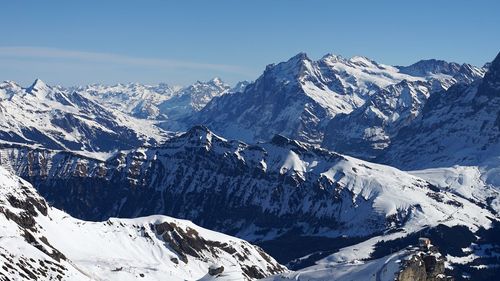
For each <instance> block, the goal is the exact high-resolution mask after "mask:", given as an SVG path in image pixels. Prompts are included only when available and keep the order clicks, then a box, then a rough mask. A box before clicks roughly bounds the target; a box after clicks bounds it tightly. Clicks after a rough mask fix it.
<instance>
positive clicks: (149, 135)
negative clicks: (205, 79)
mask: <svg viewBox="0 0 500 281" xmlns="http://www.w3.org/2000/svg"><path fill="white" fill-rule="evenodd" d="M163 138H164V136H163V133H162V132H161V130H159V129H158V128H156V127H155V126H154V125H153V124H152V123H151V122H148V121H143V120H138V119H136V118H133V117H130V116H128V115H125V114H123V113H121V112H118V111H113V110H111V109H108V108H106V107H104V106H102V105H101V104H99V103H97V102H95V101H94V100H91V99H88V98H86V97H84V96H82V95H80V94H77V93H75V92H68V91H66V90H64V89H62V88H60V87H51V86H47V85H46V84H45V83H44V82H43V81H41V80H39V79H37V80H36V81H35V82H34V83H33V84H32V85H31V86H30V87H28V88H22V87H20V86H19V85H17V84H16V83H14V82H3V83H1V84H0V140H1V141H2V142H4V143H5V142H7V143H21V144H29V145H33V146H40V147H44V148H50V149H61V150H81V151H93V152H97V151H112V150H116V149H130V148H133V147H136V146H138V145H144V144H155V143H157V142H158V141H161V140H162V139H163Z"/></svg>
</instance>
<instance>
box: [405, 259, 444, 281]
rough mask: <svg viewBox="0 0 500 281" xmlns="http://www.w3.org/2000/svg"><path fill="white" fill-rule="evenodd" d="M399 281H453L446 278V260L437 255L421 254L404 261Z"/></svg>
mask: <svg viewBox="0 0 500 281" xmlns="http://www.w3.org/2000/svg"><path fill="white" fill-rule="evenodd" d="M402 268H403V269H402V270H401V271H400V272H399V274H398V277H397V279H396V280H397V281H453V278H452V277H449V276H446V275H445V271H444V259H443V258H442V257H440V256H439V255H437V254H433V253H423V252H419V253H417V254H415V255H413V256H412V257H411V258H410V259H408V260H406V261H404V263H403V265H402Z"/></svg>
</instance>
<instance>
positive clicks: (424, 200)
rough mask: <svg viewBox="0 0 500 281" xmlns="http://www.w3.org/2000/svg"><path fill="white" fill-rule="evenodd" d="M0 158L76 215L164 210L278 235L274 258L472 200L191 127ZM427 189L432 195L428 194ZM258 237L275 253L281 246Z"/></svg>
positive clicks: (321, 155) (334, 157)
mask: <svg viewBox="0 0 500 281" xmlns="http://www.w3.org/2000/svg"><path fill="white" fill-rule="evenodd" d="M0 160H1V161H2V163H1V164H2V165H4V166H6V167H9V168H10V169H11V170H13V171H15V172H16V173H17V174H18V175H21V176H23V177H25V178H26V179H28V180H30V181H31V182H33V183H34V184H35V185H36V187H37V188H38V190H39V191H40V192H41V193H42V195H43V196H45V197H46V198H47V199H48V200H49V202H51V203H52V204H54V206H56V207H58V208H61V209H63V210H65V211H68V212H69V213H70V214H72V215H74V216H76V217H79V218H84V219H89V220H105V219H107V218H109V217H138V216H147V215H152V214H165V215H170V216H174V217H180V218H185V219H189V220H192V221H193V222H195V223H197V224H200V225H202V226H204V227H207V228H210V229H214V230H217V231H220V232H224V233H227V234H231V235H234V236H238V237H241V238H244V239H248V240H251V241H255V242H257V241H259V242H262V241H266V242H267V241H274V242H275V243H278V244H279V243H280V242H281V241H282V240H283V239H281V238H283V237H286V239H284V240H286V241H288V242H287V243H290V244H289V246H290V247H293V249H294V250H293V251H290V253H288V254H287V255H286V256H283V257H282V258H281V257H280V261H281V262H288V261H290V260H291V259H295V258H299V257H302V256H305V255H307V254H310V253H311V252H312V251H315V250H320V249H321V248H319V247H322V245H319V243H318V242H317V241H318V240H317V239H316V240H314V239H311V240H308V241H310V244H307V243H303V242H304V241H306V240H304V239H306V238H307V237H313V238H317V237H322V238H325V237H328V238H329V239H341V238H342V235H348V236H349V237H348V238H356V239H357V238H361V237H365V238H366V237H370V236H373V235H376V234H377V233H380V232H383V231H386V230H388V229H397V228H399V227H404V226H405V225H412V223H415V224H418V225H420V224H422V223H423V222H425V223H426V224H430V225H434V224H437V221H438V220H439V219H440V218H441V217H448V216H449V213H450V212H453V213H455V214H456V217H457V218H460V219H461V220H462V219H463V220H465V221H467V223H472V224H475V223H478V222H476V221H474V222H471V220H470V219H469V215H468V214H469V212H470V211H471V210H477V209H478V208H479V207H478V206H475V205H472V204H471V203H470V202H467V201H465V200H463V199H460V198H458V197H456V196H454V195H452V194H449V193H446V192H445V191H440V190H439V189H436V188H435V187H432V186H431V185H429V183H428V182H426V181H424V180H422V179H420V178H418V177H415V176H411V175H409V174H408V173H405V172H402V171H399V170H397V169H393V168H390V167H387V166H383V165H377V164H372V163H368V162H364V161H361V160H358V159H355V158H350V157H344V156H342V155H339V154H337V153H334V152H330V151H327V150H324V149H320V148H316V147H313V146H310V145H306V144H304V143H301V142H297V141H294V140H290V139H288V138H286V137H283V136H276V137H275V138H273V139H272V140H271V142H268V143H261V144H258V145H248V144H245V143H242V142H239V141H228V140H225V139H223V138H221V137H218V136H217V135H215V134H213V133H212V132H210V131H209V130H208V129H207V128H205V127H203V126H197V127H193V128H192V129H191V130H189V131H188V132H187V133H185V134H183V135H180V136H177V137H175V138H172V139H170V140H168V141H167V142H166V143H165V144H163V145H162V146H161V147H155V148H138V149H136V150H133V151H127V152H120V153H117V154H115V155H114V156H113V157H111V158H109V159H108V160H106V161H101V160H97V159H92V158H88V157H82V156H80V155H77V154H74V153H68V152H54V151H48V150H30V149H28V148H26V149H21V148H9V149H4V150H0ZM433 190H434V192H435V193H436V192H437V193H439V195H440V196H434V195H433V196H429V194H431V191H433ZM394 194H397V198H396V197H394ZM432 194H434V193H432ZM416 198H418V200H416ZM448 202H456V203H454V204H449V203H448ZM436 210H437V211H436ZM427 214H432V216H429V215H427ZM478 214H479V212H478ZM478 217H479V219H480V220H488V219H487V218H486V217H485V216H482V215H480V216H478ZM419 218H422V219H421V220H420V219H419ZM484 223H486V221H485V222H484ZM287 235H288V236H287ZM292 238H293V239H292ZM295 238H296V239H297V240H295V241H294V239H295ZM287 239H288V240H287ZM292 241H294V242H292ZM299 241H300V242H299ZM324 242H325V241H322V243H323V244H327V243H324ZM344 242H345V241H344V240H343V241H342V243H344ZM292 243H293V244H292ZM346 243H347V242H346ZM333 244H334V243H330V244H329V245H333ZM261 245H262V246H263V247H264V248H265V249H267V250H268V251H273V252H272V254H275V255H279V254H280V253H282V252H283V248H286V247H288V245H286V244H285V245H286V246H283V244H280V245H282V246H281V248H278V247H275V246H274V245H270V244H267V245H264V242H263V243H262V244H261ZM275 245H277V244H275ZM297 245H298V246H297ZM311 245H312V246H311ZM315 245H319V246H315ZM335 245H339V246H340V244H338V243H337V244H335ZM342 245H345V244H342ZM339 246H336V247H339ZM300 247H302V248H301V249H298V248H300ZM314 247H318V248H316V249H314V250H311V249H312V248H314ZM327 247H329V246H327ZM181 248H182V247H181ZM336 249H338V248H336ZM336 249H335V248H334V249H332V250H336ZM178 259H179V260H181V257H178Z"/></svg>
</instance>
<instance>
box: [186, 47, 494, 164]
mask: <svg viewBox="0 0 500 281" xmlns="http://www.w3.org/2000/svg"><path fill="white" fill-rule="evenodd" d="M413 69H418V70H419V71H416V70H413ZM482 75H484V69H481V68H478V67H474V66H472V65H468V64H464V65H458V64H456V63H446V62H443V61H421V62H418V63H416V64H414V65H412V66H409V67H408V68H404V67H399V68H398V67H392V66H388V65H383V64H379V63H377V62H375V61H372V60H370V59H368V58H365V57H353V58H351V59H345V58H342V57H340V56H336V55H326V56H324V57H323V58H321V59H320V60H318V61H313V60H311V59H309V58H308V57H307V55H306V54H304V53H301V54H298V55H297V56H295V57H293V58H291V59H290V60H288V61H286V62H282V63H279V64H276V65H274V64H272V65H269V66H267V67H266V69H265V71H264V73H263V74H262V75H261V76H260V77H259V78H258V79H257V80H256V81H255V82H254V83H252V84H250V85H248V87H246V88H245V91H244V92H241V93H235V94H232V95H224V96H222V97H220V98H215V99H214V100H213V101H212V102H211V103H209V104H208V105H207V106H206V107H205V108H203V109H202V110H201V111H200V112H198V113H197V114H194V115H193V116H191V117H189V118H187V119H186V120H184V123H186V124H191V125H193V124H205V125H207V126H208V127H210V128H211V129H213V130H214V131H215V132H216V133H219V134H221V135H224V136H226V137H229V138H237V139H242V140H245V141H249V142H255V141H260V140H264V141H267V140H269V139H271V138H272V136H273V135H274V134H282V135H285V136H287V137H290V138H293V139H297V140H301V141H305V142H308V143H314V144H322V145H323V146H325V147H327V148H334V149H336V150H338V151H339V152H343V153H353V154H359V155H361V154H363V152H364V148H365V147H370V149H371V150H374V151H378V150H381V149H383V148H385V146H383V145H382V144H379V142H380V141H379V139H381V138H387V139H390V137H392V136H393V135H394V134H395V133H396V132H397V131H398V129H399V128H401V127H402V126H404V125H405V124H408V122H410V121H411V120H412V118H414V117H415V115H417V114H418V113H419V112H420V109H421V107H422V106H423V105H424V104H425V101H426V99H427V98H428V96H429V95H430V94H431V93H433V92H436V91H440V90H443V89H447V88H448V87H450V86H451V85H453V84H455V83H468V82H470V81H474V80H475V79H478V78H480V77H482ZM402 88H408V89H402ZM366 110H369V111H372V113H365V114H372V115H376V116H373V117H366V116H363V113H362V112H363V111H366ZM352 112H356V115H357V116H358V117H354V118H353V119H352V120H349V121H350V122H356V123H357V124H359V125H358V126H359V128H356V130H355V131H350V132H348V133H349V134H350V135H352V137H353V138H358V139H360V140H361V141H362V142H363V144H364V146H363V147H361V148H360V149H357V150H356V145H354V144H352V145H350V144H349V141H351V140H350V139H347V140H346V142H347V143H346V144H345V145H344V144H342V143H340V144H338V145H337V143H338V142H342V141H341V139H342V137H344V136H343V134H344V133H345V132H344V131H345V130H347V129H344V131H342V129H340V131H339V130H335V128H336V127H337V123H336V121H335V122H334V123H333V124H330V125H329V121H330V120H331V119H334V117H335V116H337V115H339V114H345V115H350V114H351V113H352ZM366 119H374V120H368V121H369V122H364V121H366ZM347 123H348V122H345V124H347ZM385 131H387V132H385ZM353 141H356V140H353ZM382 142H384V143H386V144H387V143H390V141H387V140H384V139H383V140H382ZM343 148H346V149H345V150H343ZM370 152H371V151H370ZM366 158H370V157H369V156H368V157H366Z"/></svg>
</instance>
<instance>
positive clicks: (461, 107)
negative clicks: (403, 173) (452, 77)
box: [379, 56, 500, 212]
mask: <svg viewBox="0 0 500 281" xmlns="http://www.w3.org/2000/svg"><path fill="white" fill-rule="evenodd" d="M499 85H500V57H499V56H497V58H496V59H495V60H494V61H493V62H492V63H491V65H490V67H489V71H488V72H487V73H486V75H485V76H484V79H481V80H478V81H475V82H473V83H472V84H470V85H463V84H461V85H455V86H453V87H451V88H450V89H448V91H446V92H442V93H439V94H436V95H434V96H431V98H430V99H429V101H428V103H427V105H426V106H425V107H424V109H423V111H422V115H421V116H419V118H418V119H417V120H416V121H415V122H413V123H412V124H410V125H409V126H407V127H406V128H404V129H403V130H401V132H400V133H399V134H398V135H397V136H396V137H395V139H394V142H393V144H392V145H391V146H390V147H389V149H388V151H387V152H385V153H384V154H383V155H382V156H381V157H380V159H379V161H381V162H384V163H388V164H390V165H394V166H397V167H400V168H403V169H406V170H416V171H413V172H412V173H413V174H415V175H418V176H420V177H423V178H426V179H427V180H429V181H431V182H433V183H434V184H435V185H437V186H440V187H442V188H450V189H451V190H453V191H454V192H457V193H458V194H460V195H462V196H465V197H467V198H471V199H472V200H475V201H477V202H482V203H484V204H488V205H489V206H490V207H491V208H493V209H494V210H495V211H496V212H498V211H500V198H499V197H500V196H499V193H498V190H499V188H500V178H499V177H498V171H499V167H500V126H499V124H500V109H499V108H500V86H499ZM495 188H496V190H495Z"/></svg>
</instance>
